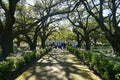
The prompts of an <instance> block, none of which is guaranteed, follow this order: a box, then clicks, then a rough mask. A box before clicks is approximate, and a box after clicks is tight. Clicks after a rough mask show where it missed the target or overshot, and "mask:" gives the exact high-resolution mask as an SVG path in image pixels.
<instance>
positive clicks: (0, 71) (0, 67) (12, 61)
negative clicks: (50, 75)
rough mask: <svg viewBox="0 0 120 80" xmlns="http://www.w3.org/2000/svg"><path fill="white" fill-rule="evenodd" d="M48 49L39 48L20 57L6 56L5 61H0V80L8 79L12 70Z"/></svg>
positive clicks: (48, 49)
mask: <svg viewBox="0 0 120 80" xmlns="http://www.w3.org/2000/svg"><path fill="white" fill-rule="evenodd" d="M50 50H51V48H50V47H48V48H46V49H42V50H39V51H38V52H32V53H29V54H26V53H25V54H24V55H23V56H21V57H13V56H10V57H7V59H6V60H5V61H3V62H1V63H0V80H9V78H10V77H11V74H12V73H13V72H14V71H16V70H18V69H21V68H23V67H24V66H27V64H28V63H31V62H32V61H36V60H38V59H39V58H40V57H41V56H42V55H43V54H45V53H46V52H49V51H50Z"/></svg>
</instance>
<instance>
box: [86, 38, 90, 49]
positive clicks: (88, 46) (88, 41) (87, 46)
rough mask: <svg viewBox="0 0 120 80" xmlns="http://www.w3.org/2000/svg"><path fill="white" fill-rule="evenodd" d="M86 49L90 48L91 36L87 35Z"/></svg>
mask: <svg viewBox="0 0 120 80" xmlns="http://www.w3.org/2000/svg"><path fill="white" fill-rule="evenodd" d="M85 44H86V45H85V49H86V50H90V39H89V37H88V36H87V37H86V39H85Z"/></svg>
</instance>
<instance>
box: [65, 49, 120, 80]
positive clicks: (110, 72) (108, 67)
mask: <svg viewBox="0 0 120 80" xmlns="http://www.w3.org/2000/svg"><path fill="white" fill-rule="evenodd" d="M67 49H68V50H69V51H70V52H71V53H73V54H74V55H76V56H77V57H78V58H79V59H81V60H82V61H84V63H85V64H87V65H88V66H89V68H90V69H92V70H94V71H95V72H96V73H97V74H99V76H101V77H102V78H103V79H105V80H120V63H119V62H118V61H116V60H115V59H113V58H110V57H106V56H105V55H103V54H96V53H95V52H93V51H80V50H78V49H76V48H72V47H67Z"/></svg>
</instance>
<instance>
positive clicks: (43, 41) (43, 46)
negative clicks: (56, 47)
mask: <svg viewBox="0 0 120 80" xmlns="http://www.w3.org/2000/svg"><path fill="white" fill-rule="evenodd" d="M45 41H46V40H44V39H41V48H45Z"/></svg>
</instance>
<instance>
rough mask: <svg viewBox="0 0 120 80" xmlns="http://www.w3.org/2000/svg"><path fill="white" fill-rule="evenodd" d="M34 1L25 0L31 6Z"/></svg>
mask: <svg viewBox="0 0 120 80" xmlns="http://www.w3.org/2000/svg"><path fill="white" fill-rule="evenodd" d="M34 1H35V0H27V2H28V3H29V4H31V5H33V4H34V3H33V2H34Z"/></svg>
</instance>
